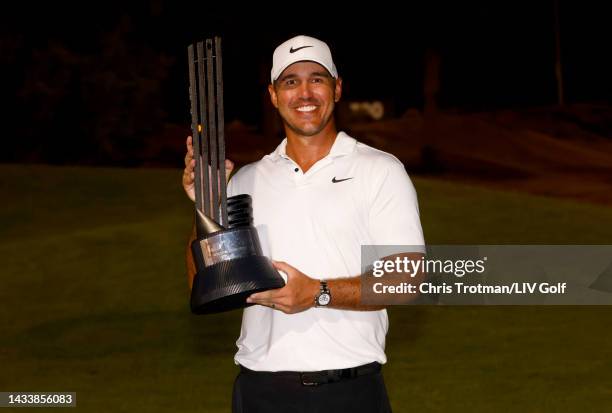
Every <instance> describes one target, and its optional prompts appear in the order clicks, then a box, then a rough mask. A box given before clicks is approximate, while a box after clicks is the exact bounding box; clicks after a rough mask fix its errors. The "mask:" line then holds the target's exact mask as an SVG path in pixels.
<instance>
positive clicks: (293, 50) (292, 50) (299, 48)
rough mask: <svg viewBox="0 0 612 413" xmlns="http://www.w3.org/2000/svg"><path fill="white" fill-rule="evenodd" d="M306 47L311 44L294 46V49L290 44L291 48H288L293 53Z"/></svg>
mask: <svg viewBox="0 0 612 413" xmlns="http://www.w3.org/2000/svg"><path fill="white" fill-rule="evenodd" d="M307 47H312V46H301V47H298V48H296V49H294V48H293V46H291V48H290V49H289V53H295V52H297V51H298V50H302V49H305V48H307Z"/></svg>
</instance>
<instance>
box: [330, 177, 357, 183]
mask: <svg viewBox="0 0 612 413" xmlns="http://www.w3.org/2000/svg"><path fill="white" fill-rule="evenodd" d="M349 179H353V177H350V178H344V179H336V177H335V176H334V177H333V178H332V182H333V183H335V184H337V183H338V182H342V181H348V180H349Z"/></svg>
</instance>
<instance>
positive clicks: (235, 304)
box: [191, 255, 285, 314]
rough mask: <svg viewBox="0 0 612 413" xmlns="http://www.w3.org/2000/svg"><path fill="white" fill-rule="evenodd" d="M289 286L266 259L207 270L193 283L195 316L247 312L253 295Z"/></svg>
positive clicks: (246, 259) (244, 259) (254, 258)
mask: <svg viewBox="0 0 612 413" xmlns="http://www.w3.org/2000/svg"><path fill="white" fill-rule="evenodd" d="M284 286H285V281H284V280H283V278H282V277H281V276H280V274H279V273H278V272H277V271H276V269H275V268H274V267H273V266H272V263H271V262H270V260H269V259H268V258H267V257H265V256H257V255H251V256H247V257H241V258H236V259H232V260H228V261H223V262H219V263H217V264H214V265H211V266H209V267H205V268H204V269H202V270H201V271H199V272H198V273H197V274H196V275H195V277H194V280H193V286H192V288H191V312H192V313H194V314H211V313H220V312H224V311H230V310H234V309H238V308H244V307H247V306H250V305H252V304H248V303H247V302H246V299H247V297H248V296H249V295H251V294H253V293H256V292H259V291H265V290H271V289H274V288H281V287H284Z"/></svg>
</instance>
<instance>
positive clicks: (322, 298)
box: [315, 280, 331, 307]
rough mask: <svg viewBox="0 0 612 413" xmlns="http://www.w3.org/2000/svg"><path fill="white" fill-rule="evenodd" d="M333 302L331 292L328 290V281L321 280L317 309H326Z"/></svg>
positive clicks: (316, 298)
mask: <svg viewBox="0 0 612 413" xmlns="http://www.w3.org/2000/svg"><path fill="white" fill-rule="evenodd" d="M330 302H331V292H330V291H329V288H327V281H323V280H321V286H320V288H319V294H317V296H316V297H315V307H326V306H327V305H329V303H330Z"/></svg>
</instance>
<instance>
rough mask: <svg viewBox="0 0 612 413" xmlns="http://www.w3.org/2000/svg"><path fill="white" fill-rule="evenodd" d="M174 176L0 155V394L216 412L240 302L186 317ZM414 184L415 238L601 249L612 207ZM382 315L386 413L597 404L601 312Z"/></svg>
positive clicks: (604, 370) (607, 389) (611, 317)
mask: <svg viewBox="0 0 612 413" xmlns="http://www.w3.org/2000/svg"><path fill="white" fill-rule="evenodd" d="M180 175H181V172H180V171H179V170H161V169H160V170H143V169H106V168H76V167H74V168H73V167H61V168H60V167H46V166H23V165H0V199H1V200H2V203H1V204H0V259H1V261H0V282H1V288H0V302H1V304H0V326H1V328H2V330H1V331H2V333H1V334H0V391H75V392H77V404H78V409H79V410H83V411H90V412H158V411H159V412H162V411H164V412H166V411H180V412H227V411H229V406H230V395H231V387H232V383H233V380H234V377H235V374H236V371H237V369H236V367H235V366H234V365H233V354H234V351H235V344H234V343H235V340H236V338H237V337H238V333H239V328H240V316H241V312H240V311H234V312H230V313H225V314H219V315H210V316H197V317H196V316H193V315H191V314H190V312H189V308H188V289H187V283H186V277H185V269H184V261H183V257H184V250H185V241H186V239H187V235H188V233H189V230H190V225H191V217H192V209H191V208H192V207H191V205H190V202H189V201H188V200H187V199H186V197H185V196H184V194H183V192H182V189H181V187H180ZM414 183H415V186H416V188H417V192H418V194H419V202H420V210H421V218H422V223H423V227H424V231H425V236H426V240H427V242H428V243H430V244H436V243H437V244H445V243H453V244H457V243H474V244H494V243H502V244H503V243H514V244H526V243H537V244H547V243H548V244H572V243H573V244H591V243H593V244H611V243H612V208H607V207H603V206H594V205H586V204H579V203H574V202H570V201H562V200H558V199H552V198H540V197H533V196H526V195H522V194H518V193H512V192H499V191H491V190H486V189H482V188H475V187H469V186H462V185H458V184H454V183H447V182H440V181H436V180H432V179H420V178H414ZM389 316H390V331H389V334H388V337H387V338H388V341H387V353H388V356H389V363H388V364H387V365H386V366H385V368H384V371H385V379H386V382H387V386H388V388H389V392H390V397H391V401H392V404H393V408H394V411H395V412H412V411H420V412H424V411H471V412H490V411H501V412H505V411H508V412H513V411H521V412H548V411H555V412H559V411H560V412H574V411H585V412H586V411H588V412H592V411H602V412H603V411H610V410H611V409H612V308H608V307H427V306H419V307H417V306H414V307H395V308H391V309H390V310H389ZM24 411H25V410H24ZM37 411H39V410H37Z"/></svg>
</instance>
